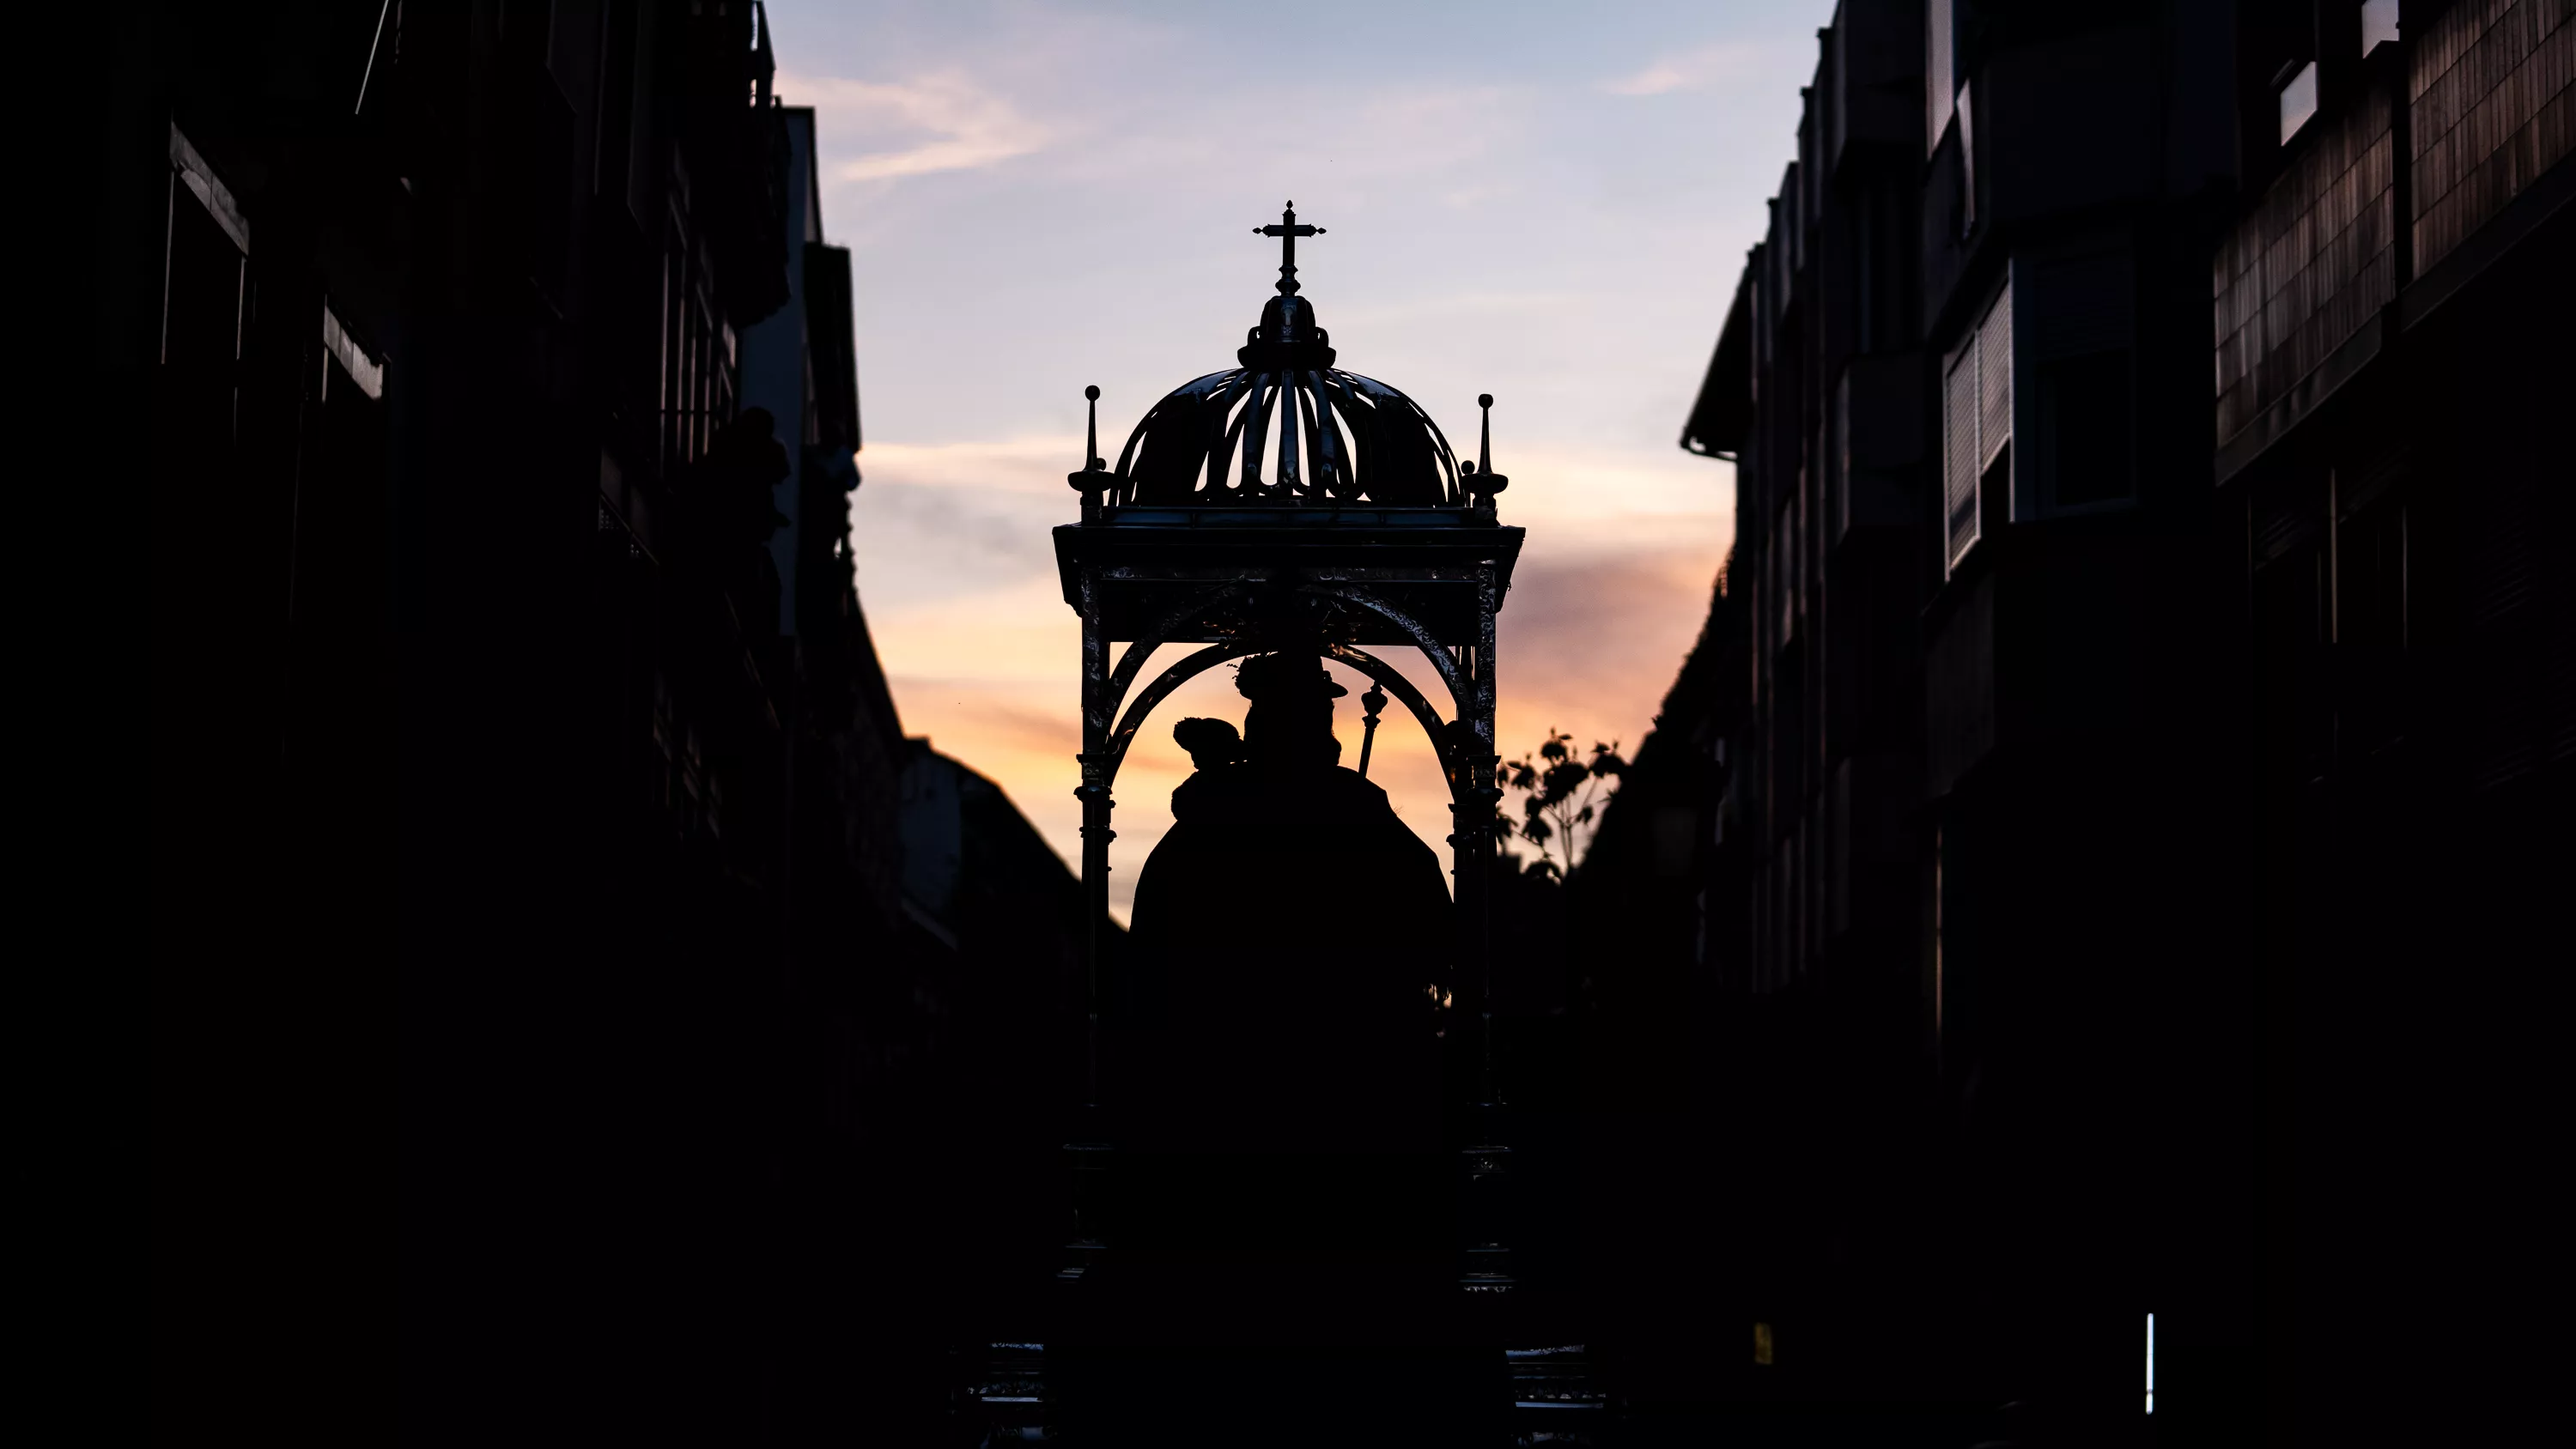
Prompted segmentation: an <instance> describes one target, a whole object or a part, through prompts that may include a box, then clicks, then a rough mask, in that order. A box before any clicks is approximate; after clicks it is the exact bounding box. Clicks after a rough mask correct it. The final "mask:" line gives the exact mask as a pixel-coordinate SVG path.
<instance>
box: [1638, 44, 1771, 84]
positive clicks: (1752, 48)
mask: <svg viewBox="0 0 2576 1449" xmlns="http://www.w3.org/2000/svg"><path fill="white" fill-rule="evenodd" d="M1766 50H1767V48H1766V47H1763V46H1760V45H1753V44H1748V43H1745V42H1742V41H1728V42H1724V43H1721V44H1717V45H1703V46H1701V47H1699V48H1698V49H1696V50H1687V51H1682V52H1680V53H1678V54H1674V55H1666V56H1661V57H1658V58H1657V59H1656V60H1655V61H1654V62H1653V63H1652V64H1649V65H1648V66H1646V67H1645V68H1644V69H1642V70H1639V71H1636V72H1634V73H1632V74H1629V75H1625V76H1622V77H1620V78H1619V79H1617V80H1614V81H1610V82H1607V83H1606V84H1604V85H1603V86H1602V87H1601V88H1602V89H1603V90H1605V91H1608V92H1609V93H1610V94H1612V95H1614V96H1660V95H1664V94H1667V93H1669V92H1672V91H1691V90H1698V89H1699V88H1700V87H1702V86H1707V85H1713V84H1715V83H1717V82H1718V81H1722V80H1735V79H1740V78H1742V77H1745V76H1749V75H1752V74H1755V73H1756V71H1757V70H1758V68H1759V67H1760V65H1761V63H1762V61H1763V59H1764V57H1765V55H1766Z"/></svg>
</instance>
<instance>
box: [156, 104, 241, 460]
mask: <svg viewBox="0 0 2576 1449" xmlns="http://www.w3.org/2000/svg"><path fill="white" fill-rule="evenodd" d="M169 192H170V194H169V201H168V205H169V214H168V218H167V226H168V233H167V235H168V250H167V251H166V252H165V253H164V254H163V257H162V278H161V368H162V374H163V381H162V391H163V396H164V404H163V405H164V406H165V407H166V408H168V409H170V410H171V416H170V419H169V423H170V426H171V427H172V429H173V432H172V436H174V437H194V438H199V439H206V440H212V441H217V442H220V443H221V444H222V445H224V446H226V447H229V446H230V445H231V443H232V441H233V436H234V429H235V425H236V423H237V418H236V416H235V414H236V411H237V409H236V401H237V396H238V390H239V388H240V385H241V378H240V367H241V356H242V336H243V333H244V332H245V331H247V330H248V327H249V322H250V311H251V284H250V223H249V221H248V220H247V219H246V218H244V217H243V215H242V212H241V207H240V206H239V204H238V203H236V202H235V201H234V199H233V194H232V192H231V191H230V190H228V189H226V187H225V186H224V183H223V182H222V181H221V180H220V179H218V178H217V177H216V175H215V173H214V170H213V168H211V167H209V166H208V165H207V164H206V162H205V158H203V157H201V156H199V155H198V154H197V149H196V147H194V146H192V145H190V144H189V143H188V138H187V137H185V136H183V135H181V134H180V133H179V130H178V128H177V127H175V126H174V127H172V128H171V130H170V188H169Z"/></svg>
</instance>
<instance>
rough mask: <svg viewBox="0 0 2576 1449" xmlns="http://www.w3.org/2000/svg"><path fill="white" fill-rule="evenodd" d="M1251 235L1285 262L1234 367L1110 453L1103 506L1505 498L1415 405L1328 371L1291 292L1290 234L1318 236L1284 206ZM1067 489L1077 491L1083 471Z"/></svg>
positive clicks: (1181, 392)
mask: <svg viewBox="0 0 2576 1449" xmlns="http://www.w3.org/2000/svg"><path fill="white" fill-rule="evenodd" d="M1256 230H1257V231H1258V232H1259V233H1260V234H1263V235H1268V236H1276V237H1279V238H1280V239H1281V240H1282V242H1283V244H1284V247H1285V260H1284V261H1283V262H1282V264H1281V266H1280V268H1279V274H1280V277H1279V295H1278V296H1275V297H1273V298H1271V299H1270V301H1269V303H1268V304H1267V305H1266V306H1264V307H1263V308H1262V309H1261V325H1259V326H1257V327H1255V328H1253V329H1252V330H1251V331H1250V332H1249V333H1247V334H1246V335H1245V337H1244V345H1243V346H1242V348H1240V349H1239V350H1237V351H1236V353H1235V359H1236V361H1237V362H1238V363H1240V364H1241V365H1240V366H1238V367H1232V368H1228V369H1227V370H1225V371H1223V372H1211V373H1209V374H1207V375H1206V376H1205V377H1199V378H1193V379H1192V380H1190V381H1189V382H1186V383H1183V384H1181V386H1179V387H1178V388H1175V389H1173V391H1172V393H1171V395H1170V396H1168V397H1166V398H1164V399H1163V400H1162V401H1161V402H1159V403H1156V404H1155V405H1154V406H1153V408H1152V409H1151V410H1149V411H1148V412H1147V413H1146V414H1145V417H1144V419H1143V421H1141V422H1139V423H1137V424H1136V430H1135V431H1134V432H1133V433H1130V434H1129V435H1128V437H1127V446H1126V447H1125V448H1123V449H1121V450H1119V454H1118V464H1117V467H1116V468H1115V469H1113V470H1111V473H1110V477H1109V479H1108V480H1107V488H1106V490H1105V491H1106V492H1107V494H1108V496H1107V498H1106V500H1105V501H1107V502H1109V503H1111V504H1135V505H1142V506H1145V507H1156V506H1161V507H1207V506H1212V505H1214V506H1224V505H1236V504H1259V505H1268V506H1271V507H1281V506H1291V507H1293V506H1299V505H1305V506H1319V505H1320V506H1330V505H1333V504H1341V505H1351V504H1358V503H1363V502H1365V503H1367V504H1369V505H1373V506H1375V507H1379V508H1440V507H1449V508H1457V507H1465V506H1469V505H1471V504H1473V503H1475V502H1476V501H1477V499H1478V498H1479V497H1482V496H1490V495H1491V494H1493V493H1496V492H1500V491H1501V485H1502V484H1503V482H1504V480H1503V479H1501V478H1499V477H1497V478H1494V479H1493V482H1494V484H1495V486H1494V487H1491V488H1488V487H1486V486H1484V485H1485V476H1480V475H1479V474H1478V472H1477V467H1476V465H1475V464H1474V463H1469V464H1466V465H1465V466H1464V467H1463V468H1462V467H1461V466H1460V464H1459V461H1458V459H1457V457H1456V455H1455V454H1453V453H1452V452H1451V451H1450V448H1449V440H1448V439H1447V438H1446V437H1444V436H1442V434H1441V432H1440V427H1439V425H1438V424H1437V423H1434V422H1433V421H1431V415H1430V414H1428V413H1426V412H1424V411H1423V410H1422V407H1421V405H1420V404H1418V403H1416V402H1415V401H1414V400H1413V399H1411V398H1409V397H1406V396H1405V395H1404V394H1403V393H1401V392H1398V391H1396V390H1395V389H1394V388H1392V387H1389V386H1387V385H1386V384H1385V383H1382V382H1379V381H1378V380H1376V379H1375V378H1370V377H1362V376H1360V375H1359V374H1358V373H1355V372H1345V371H1343V370H1342V369H1340V368H1338V367H1335V366H1333V359H1334V356H1335V354H1334V351H1333V346H1332V337H1331V334H1329V333H1327V332H1326V331H1325V330H1324V329H1323V328H1322V327H1320V326H1318V325H1316V320H1315V308H1314V304H1312V303H1310V302H1308V301H1307V300H1306V299H1305V298H1303V297H1301V296H1299V295H1297V293H1298V286H1297V262H1296V257H1297V252H1296V247H1297V241H1296V239H1297V238H1298V237H1300V236H1313V235H1317V234H1320V233H1321V232H1322V231H1323V228H1321V227H1309V226H1300V225H1298V224H1297V213H1296V209H1295V203H1293V202H1292V203H1290V204H1289V209H1288V210H1287V211H1286V212H1285V213H1283V214H1282V216H1281V220H1280V224H1279V225H1277V226H1270V227H1260V228H1256ZM1479 401H1480V402H1483V403H1484V404H1486V405H1487V406H1490V405H1491V399H1490V398H1485V399H1480V400H1479ZM1095 466H1097V465H1096V464H1095ZM1093 476H1095V477H1096V476H1097V475H1096V474H1095V475H1093ZM1074 481H1075V486H1077V487H1080V486H1082V483H1083V481H1084V475H1082V474H1076V475H1074Z"/></svg>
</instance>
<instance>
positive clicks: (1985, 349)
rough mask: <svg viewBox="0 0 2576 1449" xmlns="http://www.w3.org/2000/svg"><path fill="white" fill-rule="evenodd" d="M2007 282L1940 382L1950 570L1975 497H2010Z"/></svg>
mask: <svg viewBox="0 0 2576 1449" xmlns="http://www.w3.org/2000/svg"><path fill="white" fill-rule="evenodd" d="M2012 333H2013V306H2012V285H2011V283H2010V282H2009V281H2007V282H2006V283H2005V285H2004V287H2003V290H2002V291H2000V292H1998V293H1996V295H1995V300H1994V301H1993V302H1991V303H1989V304H1988V305H1987V308H1986V314H1985V316H1984V318H1983V319H1982V320H1980V321H1979V322H1978V323H1977V325H1976V326H1975V327H1974V328H1973V329H1971V330H1970V331H1969V333H1968V335H1967V336H1966V337H1964V338H1961V339H1960V342H1959V350H1958V351H1957V352H1956V353H1955V354H1953V355H1952V357H1951V360H1950V369H1949V375H1948V378H1947V380H1946V382H1945V384H1944V387H1943V395H1942V408H1941V433H1942V438H1941V460H1942V469H1941V473H1942V502H1943V505H1944V507H1945V509H1946V511H1947V519H1946V522H1947V525H1948V526H1947V530H1946V532H1947V536H1948V548H1947V558H1946V560H1945V562H1946V564H1947V566H1948V567H1949V568H1951V569H1956V568H1958V566H1959V561H1960V560H1961V559H1962V558H1965V557H1966V556H1967V552H1968V549H1969V547H1970V545H1972V544H1974V543H1975V542H1976V541H1977V539H1978V537H1979V535H1980V533H1981V532H1982V531H1983V527H1984V517H1983V513H1984V504H1983V494H1984V493H1985V492H1986V490H1987V489H1989V488H2000V489H2003V490H2005V494H2006V496H2007V497H2009V496H2010V485H2011V479H2012V417H2013V412H2012V407H2013V402H2012V394H2013V388H2012V370H2013V338H2012Z"/></svg>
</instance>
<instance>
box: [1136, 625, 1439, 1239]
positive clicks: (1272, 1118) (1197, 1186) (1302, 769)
mask: <svg viewBox="0 0 2576 1449" xmlns="http://www.w3.org/2000/svg"><path fill="white" fill-rule="evenodd" d="M1235 684H1236V688H1237V689H1238V690H1239V691H1240V692H1241V693H1242V694H1243V696H1244V697H1245V698H1246V699H1247V700H1248V701H1249V702H1250V709H1249V710H1248V711H1247V713H1246V716H1245V719H1244V726H1243V730H1242V733H1241V735H1240V737H1238V736H1237V735H1236V733H1235V731H1234V729H1233V728H1232V727H1231V726H1230V725H1228V724H1227V723H1225V722H1224V721H1221V720H1203V719H1202V720H1184V721H1182V722H1181V723H1180V724H1179V726H1177V727H1176V728H1175V729H1174V731H1173V733H1174V736H1175V738H1177V739H1178V740H1179V741H1180V743H1181V744H1182V745H1183V747H1184V748H1187V749H1188V750H1189V751H1190V752H1191V755H1192V758H1193V761H1194V763H1195V764H1196V765H1197V766H1198V769H1197V770H1196V772H1195V773H1193V774H1192V775H1191V776H1190V777H1189V778H1188V779H1187V780H1185V781H1183V782H1182V784H1181V786H1180V788H1179V789H1177V790H1175V791H1173V792H1172V817H1173V822H1174V823H1173V826H1172V829H1171V831H1170V832H1169V833H1168V834H1166V835H1165V836H1164V837H1163V839H1162V840H1161V842H1160V843H1158V844H1157V845H1156V846H1155V847H1154V850H1153V853H1152V854H1151V855H1150V856H1149V857H1148V858H1147V860H1146V862H1145V867H1144V870H1143V872H1142V874H1141V875H1140V876H1139V877H1138V879H1137V885H1136V904H1135V909H1134V912H1133V917H1132V919H1133V927H1132V929H1131V931H1130V933H1129V937H1128V950H1129V952H1130V953H1131V960H1132V961H1133V963H1134V969H1135V973H1136V982H1137V992H1136V999H1135V1002H1134V1005H1135V1008H1136V1010H1135V1014H1134V1017H1133V1020H1134V1024H1135V1026H1136V1027H1137V1029H1138V1030H1137V1041H1136V1046H1137V1050H1135V1051H1133V1052H1132V1053H1131V1054H1130V1058H1131V1065H1132V1066H1133V1068H1134V1070H1133V1073H1132V1075H1131V1076H1130V1077H1129V1079H1128V1080H1127V1082H1126V1083H1125V1084H1124V1090H1123V1091H1122V1092H1121V1094H1120V1095H1121V1096H1122V1098H1123V1099H1124V1103H1125V1107H1124V1110H1123V1111H1122V1114H1121V1115H1122V1116H1123V1117H1124V1118H1125V1119H1126V1121H1127V1123H1128V1127H1127V1129H1126V1134H1125V1140H1124V1141H1123V1142H1122V1147H1132V1148H1133V1149H1134V1150H1135V1152H1136V1153H1137V1154H1139V1155H1140V1156H1141V1157H1143V1158H1145V1159H1148V1160H1149V1164H1150V1165H1149V1168H1148V1170H1147V1171H1146V1173H1145V1174H1144V1176H1145V1177H1147V1178H1148V1179H1150V1180H1151V1181H1152V1182H1154V1183H1155V1184H1156V1190H1155V1191H1153V1192H1151V1193H1148V1194H1146V1197H1148V1198H1150V1199H1151V1200H1150V1201H1144V1202H1141V1203H1139V1204H1138V1205H1137V1209H1136V1216H1135V1217H1134V1219H1133V1222H1134V1227H1135V1232H1134V1233H1133V1234H1131V1240H1134V1241H1139V1242H1142V1243H1145V1244H1148V1245H1158V1246H1160V1247H1163V1248H1168V1249H1171V1250H1173V1251H1176V1252H1181V1253H1183V1254H1184V1255H1186V1254H1187V1253H1189V1252H1193V1251H1196V1252H1206V1253H1215V1254H1217V1255H1219V1256H1221V1257H1222V1256H1225V1255H1229V1254H1235V1253H1239V1252H1243V1251H1259V1250H1260V1249H1261V1246H1262V1245H1264V1244H1286V1243H1294V1244H1298V1245H1303V1246H1304V1247H1307V1248H1311V1249H1313V1250H1315V1251H1317V1252H1321V1253H1324V1254H1325V1255H1326V1256H1328V1257H1329V1256H1330V1255H1331V1254H1333V1253H1335V1252H1343V1251H1345V1250H1347V1252H1348V1253H1357V1254H1359V1255H1361V1256H1363V1257H1371V1256H1372V1255H1374V1257H1373V1260H1374V1261H1379V1262H1381V1263H1384V1262H1387V1261H1389V1260H1388V1259H1387V1257H1386V1255H1388V1254H1393V1255H1395V1256H1396V1257H1399V1258H1404V1259H1405V1260H1406V1264H1407V1267H1406V1268H1405V1269H1404V1270H1403V1271H1412V1270H1416V1269H1421V1270H1427V1271H1428V1272H1430V1273H1431V1274H1433V1275H1434V1276H1436V1275H1437V1273H1438V1272H1439V1270H1440V1267H1441V1265H1442V1264H1443V1263H1445V1259H1444V1258H1443V1257H1442V1256H1441V1254H1442V1252H1443V1250H1444V1246H1445V1232H1446V1228H1445V1219H1443V1218H1442V1217H1441V1213H1442V1211H1443V1210H1444V1208H1445V1198H1443V1197H1442V1193H1443V1192H1444V1191H1445V1187H1444V1186H1442V1184H1443V1183H1444V1182H1445V1179H1442V1178H1441V1177H1440V1175H1439V1171H1438V1162H1439V1153H1440V1146H1441V1133H1440V1117H1441V1091H1440V1080H1441V1078H1440V1042H1439V1039H1438V1038H1437V1036H1436V1032H1437V1030H1438V1023H1437V1021H1436V1020H1435V1016H1434V1013H1433V1011H1432V1009H1431V1003H1430V998H1429V992H1428V991H1427V990H1426V987H1429V988H1430V989H1433V990H1436V989H1437V986H1438V984H1440V983H1445V981H1446V979H1447V975H1448V956H1449V951H1450V921H1449V916H1450V903H1449V894H1448V889H1447V883H1446V881H1445V880H1444V879H1443V872H1442V870H1441V866H1440V861H1439V857H1438V856H1436V855H1435V854H1433V852H1432V850H1431V848H1430V847H1429V846H1428V845H1426V844H1424V843H1423V841H1422V839H1421V838H1420V837H1419V836H1417V835H1415V834H1414V833H1413V831H1412V830H1411V829H1410V828H1408V827H1407V826H1406V825H1405V824H1404V822H1403V821H1402V820H1399V819H1398V818H1397V817H1396V814H1395V812H1394V810H1393V809H1392V808H1390V807H1389V806H1388V804H1387V799H1386V792H1385V791H1384V790H1381V789H1379V788H1378V787H1377V786H1375V785H1372V784H1370V783H1369V782H1368V781H1367V780H1365V779H1363V778H1361V777H1360V775H1359V774H1358V772H1356V771H1353V770H1349V769H1345V768H1343V767H1342V766H1341V765H1340V764H1339V763H1338V761H1339V759H1340V755H1341V745H1340V743H1339V741H1337V740H1336V739H1335V738H1334V736H1333V701H1334V700H1336V699H1339V698H1341V697H1343V696H1344V695H1345V694H1346V692H1347V691H1345V690H1344V689H1343V688H1342V686H1340V685H1338V684H1336V683H1334V682H1333V680H1332V677H1331V676H1330V675H1328V674H1327V673H1326V672H1325V671H1324V668H1323V663H1322V661H1321V660H1320V659H1319V658H1318V657H1317V656H1316V655H1315V654H1313V653H1311V652H1295V651H1282V652H1278V653H1272V654H1265V655H1260V656H1257V657H1254V658H1252V659H1249V660H1246V661H1245V662H1244V664H1243V665H1242V666H1241V668H1240V669H1239V671H1238V672H1237V675H1236V680H1235ZM1247 1182H1250V1183H1256V1184H1258V1185H1257V1187H1252V1188H1246V1187H1245V1184H1246V1183H1247ZM1397 1276H1402V1273H1401V1272H1399V1273H1398V1274H1397Z"/></svg>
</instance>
